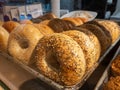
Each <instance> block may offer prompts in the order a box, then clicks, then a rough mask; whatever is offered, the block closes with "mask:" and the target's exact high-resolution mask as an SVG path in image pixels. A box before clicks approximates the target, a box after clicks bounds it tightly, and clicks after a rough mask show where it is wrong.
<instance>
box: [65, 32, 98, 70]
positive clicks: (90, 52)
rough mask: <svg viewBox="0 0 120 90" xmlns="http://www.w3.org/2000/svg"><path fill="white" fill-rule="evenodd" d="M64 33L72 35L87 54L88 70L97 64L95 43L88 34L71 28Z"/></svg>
mask: <svg viewBox="0 0 120 90" xmlns="http://www.w3.org/2000/svg"><path fill="white" fill-rule="evenodd" d="M63 34H65V35H68V36H70V37H71V38H73V39H74V40H75V41H76V42H77V43H78V44H79V45H80V47H81V48H82V50H83V53H84V55H85V59H86V67H87V71H88V70H89V69H90V68H91V67H92V66H93V65H94V64H95V62H96V60H94V59H95V57H96V56H95V52H96V51H95V45H94V44H93V42H92V41H91V40H90V38H89V37H88V35H86V34H85V33H83V32H80V31H76V30H71V31H65V32H63Z"/></svg>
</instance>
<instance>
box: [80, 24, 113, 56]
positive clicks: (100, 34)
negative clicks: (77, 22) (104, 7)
mask: <svg viewBox="0 0 120 90" xmlns="http://www.w3.org/2000/svg"><path fill="white" fill-rule="evenodd" d="M80 27H83V28H86V29H88V30H90V31H91V32H92V33H93V34H95V35H96V36H97V38H98V40H99V42H100V45H101V55H103V54H104V53H105V51H106V50H107V49H108V47H110V45H111V44H112V40H111V39H110V38H108V37H107V36H106V34H105V33H104V31H103V30H101V28H99V27H98V26H97V25H93V24H83V25H81V26H80Z"/></svg>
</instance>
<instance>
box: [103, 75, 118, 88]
mask: <svg viewBox="0 0 120 90" xmlns="http://www.w3.org/2000/svg"><path fill="white" fill-rule="evenodd" d="M103 90H120V76H117V77H110V80H109V81H108V82H107V83H105V84H104V86H103Z"/></svg>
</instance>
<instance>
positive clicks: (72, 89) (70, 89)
mask: <svg viewBox="0 0 120 90" xmlns="http://www.w3.org/2000/svg"><path fill="white" fill-rule="evenodd" d="M119 41H120V37H119V38H118V39H117V40H116V42H115V43H114V44H112V45H111V46H110V47H109V48H108V49H107V50H106V52H105V53H104V54H103V55H102V56H101V57H100V58H99V60H98V62H97V63H96V64H95V65H94V66H93V67H92V68H91V69H90V70H89V71H88V72H86V74H85V75H84V76H83V78H82V80H81V81H80V82H79V83H77V84H76V85H73V86H62V85H60V84H58V83H56V82H54V81H52V80H51V79H49V78H47V77H45V76H44V75H42V74H40V73H39V70H38V69H37V68H36V66H35V64H33V65H30V66H27V65H24V64H23V63H20V62H17V61H16V60H15V59H14V58H13V57H11V56H9V55H8V54H5V53H0V54H1V55H3V56H4V57H7V58H9V60H11V61H13V62H15V63H17V64H19V65H20V66H21V67H22V68H24V69H25V70H27V71H28V72H30V73H31V74H32V75H34V76H35V77H37V78H39V79H40V80H42V81H43V82H45V83H46V84H48V85H50V86H52V87H53V88H55V89H56V90H78V89H79V88H81V87H82V85H83V84H84V83H85V82H86V80H87V79H88V78H89V77H90V75H91V74H92V73H93V72H94V70H95V69H96V68H97V67H98V65H99V64H100V63H101V61H103V60H104V58H105V56H106V55H107V54H108V53H109V52H110V51H111V50H112V48H113V47H115V45H116V44H117V43H118V42H119Z"/></svg>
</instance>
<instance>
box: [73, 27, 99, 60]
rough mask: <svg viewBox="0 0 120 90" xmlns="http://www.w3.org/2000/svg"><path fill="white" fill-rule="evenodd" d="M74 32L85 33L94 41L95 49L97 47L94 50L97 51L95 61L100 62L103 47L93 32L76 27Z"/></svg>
mask: <svg viewBox="0 0 120 90" xmlns="http://www.w3.org/2000/svg"><path fill="white" fill-rule="evenodd" d="M73 30H78V31H80V32H83V33H85V34H86V35H88V37H89V38H90V40H91V41H92V43H93V44H94V47H95V48H94V50H95V52H94V55H95V56H96V57H95V59H93V60H95V61H98V59H99V57H100V54H101V46H100V42H99V40H98V38H97V37H96V36H95V35H94V34H93V33H92V32H91V31H89V30H88V29H86V28H82V27H75V28H74V29H73Z"/></svg>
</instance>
